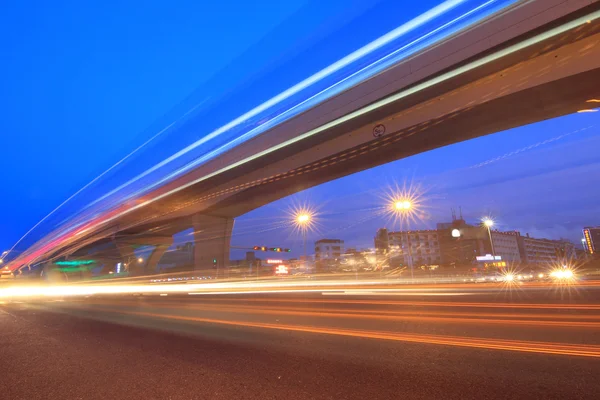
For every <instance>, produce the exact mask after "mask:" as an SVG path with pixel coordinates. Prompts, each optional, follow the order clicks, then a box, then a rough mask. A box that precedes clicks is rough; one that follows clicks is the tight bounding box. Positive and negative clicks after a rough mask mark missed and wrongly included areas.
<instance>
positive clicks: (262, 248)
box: [252, 246, 292, 253]
mask: <svg viewBox="0 0 600 400" xmlns="http://www.w3.org/2000/svg"><path fill="white" fill-rule="evenodd" d="M252 249H253V250H256V251H273V252H275V253H289V252H291V251H292V250H291V249H284V248H282V247H266V246H254V247H252Z"/></svg>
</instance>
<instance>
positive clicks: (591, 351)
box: [101, 309, 600, 358]
mask: <svg viewBox="0 0 600 400" xmlns="http://www.w3.org/2000/svg"><path fill="white" fill-rule="evenodd" d="M101 311H107V312H112V313H115V311H114V310H112V309H104V310H101ZM116 313H117V314H124V315H131V316H137V317H147V318H154V319H163V320H171V321H181V322H194V323H208V324H218V325H228V326H236V327H247V328H258V329H268V330H278V331H291V332H302V333H312V334H324V335H333V336H346V337H355V338H361V339H378V340H389V341H399V342H411V343H423V344H436V345H446V346H457V347H470V348H479V349H488V350H506V351H518V352H525V353H539V354H553V355H563V356H578V357H593V358H598V357H600V346H597V345H579V344H566V343H553V342H536V341H523V340H506V339H488V338H476V337H460V336H445V335H430V334H420V333H419V334H415V333H398V332H388V331H372V330H357V329H340V328H329V327H316V326H305V325H286V324H279V323H277V324H273V323H264V322H248V321H231V320H224V319H215V318H203V317H192V316H182V315H167V314H158V313H151V312H136V311H125V310H122V311H121V310H120V311H117V312H116Z"/></svg>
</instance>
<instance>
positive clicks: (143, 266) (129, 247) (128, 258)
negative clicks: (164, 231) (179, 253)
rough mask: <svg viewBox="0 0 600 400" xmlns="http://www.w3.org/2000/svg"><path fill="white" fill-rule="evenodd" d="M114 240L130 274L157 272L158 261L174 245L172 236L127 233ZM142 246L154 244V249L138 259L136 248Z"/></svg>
mask: <svg viewBox="0 0 600 400" xmlns="http://www.w3.org/2000/svg"><path fill="white" fill-rule="evenodd" d="M114 241H115V245H116V246H117V249H119V253H121V258H122V260H123V262H125V263H126V264H127V269H128V271H129V275H150V274H155V273H156V272H157V271H156V270H157V267H158V262H159V261H160V259H161V258H162V256H163V255H164V254H165V252H166V251H167V249H168V248H169V247H170V246H171V245H173V237H172V236H157V235H127V236H121V237H117V238H115V240H114ZM142 246H153V247H154V249H153V250H152V252H151V253H150V255H147V256H145V257H142V258H141V259H139V260H138V258H137V257H136V255H135V249H136V248H138V247H142Z"/></svg>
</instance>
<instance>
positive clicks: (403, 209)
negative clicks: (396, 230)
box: [382, 199, 415, 280]
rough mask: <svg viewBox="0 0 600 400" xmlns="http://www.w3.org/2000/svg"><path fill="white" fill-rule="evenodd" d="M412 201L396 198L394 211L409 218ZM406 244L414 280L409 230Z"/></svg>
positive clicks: (411, 276) (411, 277)
mask: <svg viewBox="0 0 600 400" xmlns="http://www.w3.org/2000/svg"><path fill="white" fill-rule="evenodd" d="M412 207H413V205H412V202H411V201H410V200H406V199H400V200H396V201H394V204H393V210H394V212H395V213H396V214H397V215H399V216H400V217H401V218H406V219H407V220H408V218H407V216H408V214H409V213H410V211H411V210H412ZM406 244H407V246H408V267H409V268H410V279H411V280H414V278H415V276H414V271H413V260H412V248H411V247H412V246H411V244H412V243H410V242H409V236H408V231H406ZM382 273H383V268H382Z"/></svg>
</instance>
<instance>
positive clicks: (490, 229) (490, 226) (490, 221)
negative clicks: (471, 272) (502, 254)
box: [483, 218, 496, 261]
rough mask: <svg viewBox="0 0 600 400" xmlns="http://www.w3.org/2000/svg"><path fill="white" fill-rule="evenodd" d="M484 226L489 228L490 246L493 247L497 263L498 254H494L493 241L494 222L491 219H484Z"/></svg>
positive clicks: (493, 255)
mask: <svg viewBox="0 0 600 400" xmlns="http://www.w3.org/2000/svg"><path fill="white" fill-rule="evenodd" d="M483 225H484V226H485V227H486V228H487V231H488V236H489V238H490V246H491V247H492V257H493V258H494V261H495V259H496V254H495V252H494V241H493V240H492V226H494V221H493V220H492V219H491V218H484V219H483Z"/></svg>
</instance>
